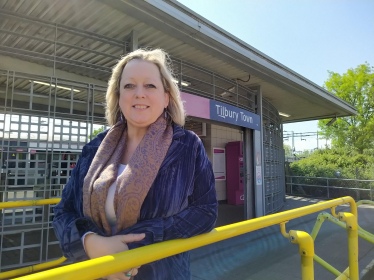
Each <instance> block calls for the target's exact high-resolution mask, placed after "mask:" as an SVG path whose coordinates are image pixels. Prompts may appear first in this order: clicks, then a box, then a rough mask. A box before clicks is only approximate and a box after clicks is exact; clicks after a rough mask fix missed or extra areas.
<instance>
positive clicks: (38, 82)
mask: <svg viewBox="0 0 374 280" xmlns="http://www.w3.org/2000/svg"><path fill="white" fill-rule="evenodd" d="M30 82H34V83H35V84H40V85H44V86H51V87H57V88H60V89H65V90H69V91H71V88H68V87H63V86H56V85H54V84H49V83H45V82H40V81H30ZM73 91H74V92H81V91H80V90H77V89H73Z"/></svg>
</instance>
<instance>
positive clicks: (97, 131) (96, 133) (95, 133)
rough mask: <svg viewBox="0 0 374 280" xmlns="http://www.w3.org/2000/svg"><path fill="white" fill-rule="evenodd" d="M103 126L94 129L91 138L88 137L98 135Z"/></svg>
mask: <svg viewBox="0 0 374 280" xmlns="http://www.w3.org/2000/svg"><path fill="white" fill-rule="evenodd" d="M104 129H105V128H104V126H102V127H100V128H98V129H95V130H94V131H93V133H92V138H91V137H89V138H90V139H94V138H95V137H96V135H98V134H99V133H100V132H102V131H104Z"/></svg>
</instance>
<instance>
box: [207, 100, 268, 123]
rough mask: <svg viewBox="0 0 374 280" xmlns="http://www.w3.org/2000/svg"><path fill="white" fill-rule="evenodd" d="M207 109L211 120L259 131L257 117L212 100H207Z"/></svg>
mask: <svg viewBox="0 0 374 280" xmlns="http://www.w3.org/2000/svg"><path fill="white" fill-rule="evenodd" d="M209 107H210V108H209V109H210V119H211V120H215V121H220V122H225V123H231V124H234V125H238V126H243V127H248V128H251V129H255V130H260V127H261V124H260V116H259V115H256V114H254V113H252V112H249V111H246V110H243V109H240V108H238V107H235V106H232V105H228V104H226V103H222V102H218V101H214V100H209Z"/></svg>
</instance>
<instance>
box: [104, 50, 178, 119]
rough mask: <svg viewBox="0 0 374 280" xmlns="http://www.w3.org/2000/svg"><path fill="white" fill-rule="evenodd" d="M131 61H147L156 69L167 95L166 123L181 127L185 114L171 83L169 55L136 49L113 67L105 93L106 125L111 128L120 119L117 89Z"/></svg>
mask: <svg viewBox="0 0 374 280" xmlns="http://www.w3.org/2000/svg"><path fill="white" fill-rule="evenodd" d="M133 59H141V60H144V61H148V62H151V63H153V64H155V65H156V66H157V67H158V69H159V70H160V74H161V80H162V84H163V86H164V90H165V92H168V93H169V105H168V108H167V112H168V122H169V123H171V122H172V121H173V122H174V123H176V124H178V125H180V126H183V125H184V122H185V112H184V107H183V102H182V99H181V95H180V92H179V88H178V86H177V85H176V83H175V82H174V81H173V74H172V68H171V60H170V58H169V55H168V54H167V53H166V52H165V51H163V50H161V49H154V50H146V49H138V50H136V51H133V52H131V53H129V54H127V55H126V56H124V57H122V58H121V59H120V60H119V61H118V63H117V64H116V65H115V66H114V68H113V71H112V76H111V77H110V79H109V85H108V90H107V92H106V108H105V116H106V119H107V121H108V124H109V125H110V126H113V125H114V124H116V122H118V120H119V119H120V118H121V114H122V112H121V109H120V107H119V88H120V81H121V76H122V71H123V69H124V68H125V66H126V64H127V63H128V62H129V61H130V60H133Z"/></svg>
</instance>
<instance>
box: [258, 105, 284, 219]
mask: <svg viewBox="0 0 374 280" xmlns="http://www.w3.org/2000/svg"><path fill="white" fill-rule="evenodd" d="M262 101H263V104H262V119H263V147H264V159H265V160H264V171H263V172H264V175H263V178H264V182H263V184H264V185H263V187H264V195H265V214H271V213H275V212H277V211H279V209H280V208H281V207H282V206H283V204H284V196H285V180H284V156H283V153H284V151H283V137H282V121H281V119H280V117H279V114H278V111H277V110H276V109H275V108H274V106H272V105H271V104H270V103H269V102H268V101H266V100H265V99H263V100H262Z"/></svg>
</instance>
